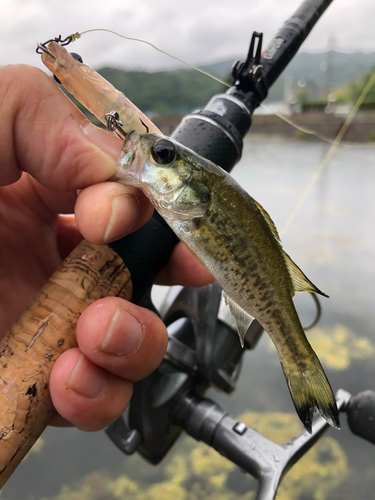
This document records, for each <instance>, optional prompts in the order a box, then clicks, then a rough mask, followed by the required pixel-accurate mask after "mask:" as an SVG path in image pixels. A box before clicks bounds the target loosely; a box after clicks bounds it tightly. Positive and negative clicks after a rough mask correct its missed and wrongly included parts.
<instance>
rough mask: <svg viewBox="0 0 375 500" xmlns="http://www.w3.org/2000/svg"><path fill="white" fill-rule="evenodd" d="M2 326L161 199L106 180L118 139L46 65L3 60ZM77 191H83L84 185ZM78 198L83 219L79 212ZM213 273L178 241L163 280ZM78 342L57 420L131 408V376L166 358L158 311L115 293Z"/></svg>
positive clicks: (82, 419) (92, 309)
mask: <svg viewBox="0 0 375 500" xmlns="http://www.w3.org/2000/svg"><path fill="white" fill-rule="evenodd" d="M0 95H1V96H2V100H1V102H0V116H1V121H0V129H1V141H0V162H1V167H0V186H1V187H0V262H1V265H0V318H1V324H0V337H2V336H3V335H4V334H5V333H6V331H7V330H8V329H9V328H10V326H11V325H12V324H13V322H15V321H16V320H17V319H18V317H19V316H20V314H21V313H22V311H23V310H24V309H25V308H26V307H27V306H28V304H29V303H30V301H31V300H32V298H33V297H34V296H35V294H36V293H37V292H38V290H39V289H40V288H41V287H42V286H43V285H44V283H45V281H46V280H47V279H48V277H49V276H50V275H51V274H52V273H53V272H54V271H55V269H57V268H58V267H59V265H60V264H61V261H62V259H64V258H65V257H66V256H67V255H68V254H69V253H70V251H71V250H72V249H73V248H74V247H75V246H76V245H77V244H78V243H79V241H80V240H81V239H83V238H86V239H87V240H89V241H91V242H92V243H98V244H101V243H108V242H110V241H113V240H117V239H119V238H121V237H123V236H125V235H126V234H128V233H130V232H133V231H135V230H137V229H138V228H139V227H141V226H142V225H143V224H144V223H145V222H146V221H147V220H148V219H149V218H150V217H151V215H152V212H153V208H152V206H151V205H150V203H149V202H148V200H147V199H146V198H145V197H144V195H143V194H142V193H141V192H140V191H139V190H137V189H135V188H132V187H130V186H123V185H121V184H117V183H111V182H104V181H106V180H107V179H108V178H110V177H111V176H112V175H113V174H114V172H115V165H116V159H117V156H118V153H119V149H120V147H121V143H120V142H119V140H118V139H117V138H116V137H114V136H113V135H112V134H110V133H109V132H106V131H105V130H102V129H99V128H96V127H94V126H93V125H91V124H90V122H89V121H88V120H87V119H86V118H85V117H84V116H83V115H82V114H81V113H80V111H79V110H78V109H77V108H76V107H75V106H74V105H73V104H72V103H71V102H70V101H69V99H67V97H66V96H65V95H64V94H63V93H62V92H61V91H60V90H59V89H58V87H57V86H56V85H55V84H54V83H53V82H52V81H51V79H50V78H49V77H48V76H46V75H45V74H44V73H43V72H41V71H39V70H37V69H35V68H32V67H28V66H6V67H3V68H0ZM77 191H79V193H80V194H79V195H77ZM74 210H75V215H76V217H75V219H74V217H73V216H72V215H61V214H72V213H73V211H74ZM212 280H213V279H212V276H211V275H210V274H209V273H208V271H206V270H205V269H204V268H203V266H202V265H201V264H199V263H198V262H197V261H196V259H195V258H194V257H192V256H191V254H190V253H189V252H188V251H187V249H186V248H185V247H184V246H183V245H182V244H178V245H177V246H176V248H175V249H174V251H173V253H172V256H171V258H170V261H169V263H168V264H167V266H166V268H165V269H164V271H163V272H162V273H161V275H160V283H162V284H174V283H180V284H182V285H190V286H199V285H203V284H206V283H208V282H211V281H212ZM76 333H77V341H78V346H79V347H78V348H76V349H70V350H69V351H66V352H65V353H64V354H62V355H61V356H60V358H59V359H58V360H57V361H56V363H55V365H54V368H53V370H52V374H51V380H50V390H51V396H52V400H53V403H54V405H55V407H56V409H57V411H58V412H59V415H60V416H59V418H56V419H55V421H54V423H60V424H65V425H67V424H68V423H72V424H74V425H76V426H77V427H79V428H81V429H84V430H97V429H100V428H102V427H105V426H107V425H108V424H109V423H110V422H112V421H113V420H115V419H116V418H117V417H118V416H119V415H120V414H121V413H122V412H123V411H124V410H125V408H126V406H127V405H128V403H129V400H130V397H131V393H132V383H133V381H135V380H139V379H141V378H143V377H145V376H146V375H148V374H149V373H151V372H152V371H153V370H154V369H155V368H156V367H157V366H158V364H159V363H160V362H161V360H162V357H163V355H164V352H165V349H166V344H167V332H166V328H165V326H164V324H163V323H162V321H161V320H160V319H159V318H158V317H157V316H156V315H155V314H154V313H152V312H150V311H148V310H146V309H143V308H141V307H139V306H136V305H135V304H132V303H129V302H127V301H124V300H122V299H119V298H116V297H108V298H105V299H102V300H99V301H97V302H95V303H94V304H92V305H90V306H89V307H88V308H87V309H86V310H85V311H84V313H83V314H82V316H81V318H80V319H79V321H78V324H77V331H76Z"/></svg>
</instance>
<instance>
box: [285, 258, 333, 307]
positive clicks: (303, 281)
mask: <svg viewBox="0 0 375 500" xmlns="http://www.w3.org/2000/svg"><path fill="white" fill-rule="evenodd" d="M283 255H284V259H285V262H286V265H287V268H288V271H289V275H290V277H291V279H292V283H293V291H294V295H295V294H296V293H300V292H313V293H318V294H319V295H323V297H328V295H327V294H325V293H324V292H322V291H321V290H319V288H317V287H316V286H315V285H314V283H312V282H311V281H310V280H309V278H308V277H307V276H306V275H305V274H304V273H303V272H302V271H301V269H300V268H299V267H298V266H297V264H295V262H293V261H292V259H291V258H290V257H289V255H288V254H287V253H286V252H284V250H283Z"/></svg>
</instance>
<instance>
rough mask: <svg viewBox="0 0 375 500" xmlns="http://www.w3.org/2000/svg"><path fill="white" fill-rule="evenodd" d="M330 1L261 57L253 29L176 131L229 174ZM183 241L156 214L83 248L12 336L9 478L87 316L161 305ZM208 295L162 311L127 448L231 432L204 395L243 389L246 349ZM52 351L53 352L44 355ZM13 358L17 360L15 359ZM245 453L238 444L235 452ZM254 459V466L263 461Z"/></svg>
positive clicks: (120, 434)
mask: <svg viewBox="0 0 375 500" xmlns="http://www.w3.org/2000/svg"><path fill="white" fill-rule="evenodd" d="M330 3H331V2H330V1H322V0H320V1H317V0H306V1H305V2H304V3H303V4H302V5H301V7H300V8H299V9H298V10H297V11H296V13H295V14H294V15H293V16H292V18H290V19H289V20H288V21H287V22H286V23H285V24H284V26H283V28H281V30H280V31H279V32H278V33H277V35H276V37H275V38H274V39H273V40H272V41H271V43H270V45H269V46H268V48H267V49H266V51H265V52H264V53H263V54H262V45H261V42H262V36H261V35H260V34H259V33H254V35H253V38H252V42H251V44H250V50H249V54H248V57H247V60H246V61H245V63H243V64H241V63H239V64H237V65H235V69H234V83H233V85H232V87H231V88H230V89H229V90H228V92H226V93H225V94H220V95H218V96H214V97H213V98H212V99H211V101H210V102H209V103H208V104H207V106H206V107H205V108H204V109H203V110H201V111H199V112H197V113H193V114H191V115H189V116H187V117H186V118H185V119H184V120H183V121H182V123H181V125H180V126H179V127H178V128H177V130H176V131H175V133H174V134H173V136H172V137H173V138H175V139H176V140H178V141H179V142H181V143H182V144H184V145H186V146H188V147H190V148H192V149H194V150H195V151H197V152H198V153H199V154H201V155H202V156H205V157H206V158H208V159H210V160H212V161H214V162H216V163H218V164H219V165H220V166H221V167H223V168H224V169H225V170H227V171H230V170H231V168H232V167H233V166H234V164H235V163H236V162H237V161H238V160H239V158H240V157H241V152H242V139H243V137H244V136H245V134H246V133H247V132H248V130H249V129H250V126H251V117H252V114H253V112H254V110H255V109H256V107H257V106H258V105H259V104H260V102H261V101H262V100H263V99H264V98H265V97H266V95H267V92H268V89H269V88H270V86H271V85H272V84H273V83H274V81H275V80H276V78H277V77H278V76H279V74H280V73H281V72H282V70H283V69H284V68H285V67H286V65H287V64H288V62H289V61H290V60H291V58H292V57H293V55H294V54H295V53H296V51H297V50H298V48H299V46H300V45H301V44H302V42H303V40H304V39H305V38H306V36H307V35H308V33H309V32H310V31H311V29H312V27H313V26H314V24H315V22H316V21H317V20H318V19H319V17H320V15H321V14H322V13H323V12H324V10H325V9H326V8H327V7H328V5H329V4H330ZM177 241H178V240H177V238H176V237H175V235H174V234H173V233H172V232H171V231H170V229H169V227H168V226H167V225H166V224H165V223H164V221H163V220H162V219H161V218H160V216H159V215H158V214H156V213H155V215H154V217H153V218H152V220H151V221H150V222H149V223H148V224H146V225H145V226H144V227H143V228H141V229H140V230H139V231H137V232H136V233H134V234H132V235H130V236H128V237H126V238H124V239H122V240H120V241H118V242H114V243H111V244H110V245H104V246H101V247H99V246H97V245H91V244H89V243H87V242H84V243H82V244H80V245H79V246H78V247H77V248H76V249H75V251H74V252H73V253H72V254H71V255H70V256H69V257H68V259H67V260H66V261H65V262H64V264H63V266H62V268H61V269H60V270H59V271H58V272H56V273H55V274H54V275H53V276H52V278H51V279H50V280H49V282H48V284H47V285H46V287H45V288H43V289H42V291H41V292H40V293H39V294H38V296H37V297H36V299H35V300H34V302H33V303H32V305H31V306H30V307H29V308H28V309H27V311H25V313H24V314H23V315H22V317H21V319H20V320H19V322H17V323H16V325H14V326H13V327H12V330H11V332H10V333H9V334H8V335H7V336H6V337H5V338H4V339H3V342H2V344H0V354H1V357H2V361H3V362H4V365H3V367H4V368H3V369H4V370H6V368H5V367H6V366H8V364H9V365H12V366H11V368H12V370H13V371H12V372H11V373H10V375H9V376H8V373H7V372H6V371H5V372H4V373H2V377H3V378H4V379H6V377H9V378H8V379H10V377H13V378H12V379H11V380H12V381H15V384H14V387H17V389H18V396H17V397H13V398H12V400H11V401H10V400H9V408H3V409H2V411H3V415H2V418H3V421H2V422H0V424H1V425H0V427H1V429H3V438H4V437H6V439H2V440H1V441H0V465H1V466H0V481H1V484H4V483H5V481H6V480H7V478H8V477H9V476H10V474H11V473H12V471H13V470H14V469H15V468H16V466H17V465H18V463H19V462H20V460H22V458H23V456H24V455H25V454H26V453H27V451H28V450H29V449H30V447H31V446H32V444H33V443H34V442H35V440H36V439H37V438H38V436H39V435H40V434H41V432H42V431H43V429H44V428H45V426H46V425H47V424H48V421H49V420H50V418H51V416H52V415H53V413H54V409H53V405H52V402H51V401H50V396H49V390H48V380H49V373H50V371H51V369H52V366H53V362H54V361H55V359H56V358H57V357H58V355H59V354H61V353H62V352H64V350H66V349H67V348H69V347H71V346H74V345H75V338H74V326H75V324H76V322H77V319H78V317H79V315H80V313H81V312H82V311H83V310H84V308H85V307H86V306H87V305H88V304H90V303H91V302H93V301H94V300H96V299H98V298H100V297H102V296H103V294H106V295H117V296H121V297H123V298H126V299H128V300H132V301H134V302H136V303H138V304H142V305H148V306H149V307H152V305H151V302H150V298H149V296H150V289H151V286H152V283H153V282H154V280H155V277H156V275H157V274H158V273H159V271H160V270H161V268H162V267H163V266H164V264H165V263H166V261H167V260H168V257H169V255H170V253H171V251H172V250H173V248H174V246H175V244H176V243H177ZM150 249H152V252H151V251H150ZM83 283H84V284H85V285H84V286H83V285H82V284H83ZM64 290H65V291H66V293H64ZM68 292H69V293H68ZM199 292H200V293H201V294H203V295H194V294H193V293H192V292H190V295H189V289H187V290H186V291H184V290H183V291H182V292H181V294H183V293H186V294H187V295H182V299H181V297H180V299H181V300H182V305H178V304H179V302H178V301H177V302H174V305H173V307H172V306H171V307H170V308H169V309H168V311H166V313H165V315H163V317H164V318H165V321H166V323H167V324H168V325H169V333H170V342H169V346H168V350H167V354H166V357H165V360H164V361H163V363H162V365H161V366H160V368H159V369H158V370H157V371H156V372H155V373H154V374H152V375H151V376H150V377H147V378H146V379H145V380H144V381H142V382H139V383H137V384H135V392H134V397H133V400H132V403H131V405H130V409H129V426H128V425H127V424H126V423H125V420H124V419H123V418H121V419H119V420H118V421H117V423H116V424H115V425H114V426H112V427H111V428H110V429H109V430H108V433H109V434H110V435H111V437H112V438H113V439H114V441H115V442H116V443H117V444H118V445H120V447H121V448H122V449H123V451H125V452H127V453H131V452H134V451H135V450H136V449H137V450H138V451H139V452H140V453H141V454H142V455H143V456H144V457H145V458H147V459H148V460H149V461H151V462H152V463H158V461H160V460H161V459H162V458H163V456H165V454H166V453H167V452H168V450H169V449H170V447H171V446H172V444H173V443H174V442H175V440H176V439H177V437H178V435H179V434H180V433H181V431H182V429H185V430H187V431H188V432H189V433H190V434H191V435H193V436H194V437H196V438H198V439H204V440H206V441H207V442H209V443H210V444H214V443H213V437H214V436H213V434H212V432H213V433H214V434H216V435H217V436H219V435H223V436H224V434H225V432H224V427H221V425H222V424H224V422H225V421H226V418H225V414H223V412H221V411H220V410H219V409H218V407H216V406H214V407H213V406H212V404H213V403H212V402H211V403H210V402H209V400H207V399H206V398H205V397H204V393H205V391H206V390H207V388H208V387H210V385H214V386H216V387H219V388H221V389H222V390H224V391H225V392H231V391H232V390H234V388H235V382H236V380H237V377H238V374H239V370H240V362H241V359H242V356H243V350H242V349H241V348H240V345H239V342H238V338H237V334H235V333H234V332H233V329H230V328H229V327H228V325H226V324H225V322H223V321H221V323H217V321H220V320H218V319H217V310H218V309H217V308H218V299H219V296H221V291H220V289H218V287H217V286H215V285H212V286H211V287H208V288H203V289H201V290H200V291H199ZM196 293H198V291H196ZM68 295H69V297H68ZM181 300H180V302H181ZM184 304H185V306H183V305H184ZM56 306H58V308H59V309H56ZM188 306H189V307H190V312H191V316H189V315H188V313H189V311H188V310H187V309H186V308H187V307H188ZM184 307H185V308H184ZM194 307H195V309H194ZM198 313H199V314H198ZM214 317H215V318H216V319H215V321H214ZM46 318H48V319H46ZM178 318H180V319H181V320H182V325H181V321H180V323H179V326H178V325H177V321H176V320H177V319H178ZM220 332H221V333H220ZM260 334H261V331H260V329H259V327H257V325H256V323H254V327H253V325H252V327H251V328H250V330H249V332H248V333H247V335H246V339H245V346H246V348H252V347H255V345H256V342H257V339H258V338H259V336H260ZM214 335H215V341H214V342H213V336H214ZM25 346H26V347H25ZM46 346H51V347H49V348H48V349H47V351H46ZM13 356H14V357H13ZM12 359H13V363H7V362H8V361H9V360H10V361H11V360H12ZM14 360H17V363H14ZM15 372H16V373H15ZM12 395H14V394H13V393H12ZM160 397H161V399H160ZM158 398H159V399H158ZM342 399H343V400H344V399H345V398H342ZM345 401H346V400H345ZM339 406H340V405H339ZM341 406H342V407H343V406H345V404H344V403H343V404H342V405H341ZM161 410H163V411H162V412H161ZM212 416H214V420H212ZM197 423H199V425H197ZM200 426H201V428H202V432H203V434H202V432H200V431H199V428H200ZM202 426H203V427H202ZM235 427H236V431H234V432H236V433H237V434H238V435H239V436H245V438H244V439H246V433H247V432H248V428H246V426H245V428H244V426H243V424H242V426H241V423H240V422H238V425H237V424H235ZM220 429H221V430H222V431H223V432H222V433H220V432H218V431H219V430H220ZM206 430H207V431H209V434H205V431H206ZM237 431H238V432H237ZM314 432H315V431H314V430H313V436H314ZM228 435H229V434H228ZM247 435H248V434H247ZM236 442H237V441H236ZM309 442H312V441H311V440H310V441H309ZM225 443H226V441H225V439H222V440H221V441H220V443H219V444H218V443H215V444H214V446H215V447H217V448H218V449H219V451H221V452H222V453H224V454H225V452H226V446H227V444H225ZM304 447H306V445H304ZM227 451H228V453H229V450H227ZM243 452H244V450H243ZM235 453H236V452H235V450H234V448H233V449H232V452H231V453H229V455H230V456H231V457H233V460H234V461H236V460H235V458H234V456H235ZM239 453H240V449H238V450H237V456H239ZM250 461H251V462H252V463H253V464H256V461H255V459H254V458H251V459H250ZM288 463H291V460H289V462H288ZM257 468H258V469H259V466H256V467H255V469H254V470H257ZM249 472H251V471H250V470H249ZM280 477H281V476H280Z"/></svg>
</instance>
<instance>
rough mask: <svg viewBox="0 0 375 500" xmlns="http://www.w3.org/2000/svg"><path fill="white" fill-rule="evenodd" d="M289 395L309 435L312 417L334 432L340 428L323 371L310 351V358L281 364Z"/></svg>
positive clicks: (331, 394) (334, 404)
mask: <svg viewBox="0 0 375 500" xmlns="http://www.w3.org/2000/svg"><path fill="white" fill-rule="evenodd" d="M282 368H283V371H284V375H285V378H286V381H287V384H288V388H289V391H290V395H291V396H292V400H293V403H294V406H295V409H296V411H297V414H298V416H299V418H300V420H301V422H302V423H303V425H304V427H305V429H306V430H307V431H308V432H309V433H310V434H311V432H312V431H311V427H312V420H313V417H314V415H315V413H317V412H318V413H320V414H321V416H322V417H323V418H325V420H326V421H327V422H328V423H329V424H330V425H331V426H332V427H335V428H336V429H339V428H340V421H339V412H338V409H337V405H336V399H335V396H334V394H333V391H332V388H331V386H330V383H329V382H328V379H327V377H326V374H325V373H324V370H323V367H322V365H321V364H320V361H319V359H318V358H317V356H316V354H315V353H314V352H313V351H312V353H311V356H310V358H309V359H308V360H307V361H303V362H300V363H296V364H293V365H291V364H286V363H284V364H282Z"/></svg>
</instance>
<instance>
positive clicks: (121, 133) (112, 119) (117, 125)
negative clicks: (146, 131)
mask: <svg viewBox="0 0 375 500" xmlns="http://www.w3.org/2000/svg"><path fill="white" fill-rule="evenodd" d="M104 118H105V119H106V121H107V129H108V130H110V131H111V132H114V133H115V134H116V135H117V137H119V138H120V139H122V140H125V138H126V136H127V134H126V132H125V130H124V129H123V128H122V125H123V123H122V121H121V120H120V115H119V114H118V112H117V111H110V112H109V113H106V114H105V115H104Z"/></svg>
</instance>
